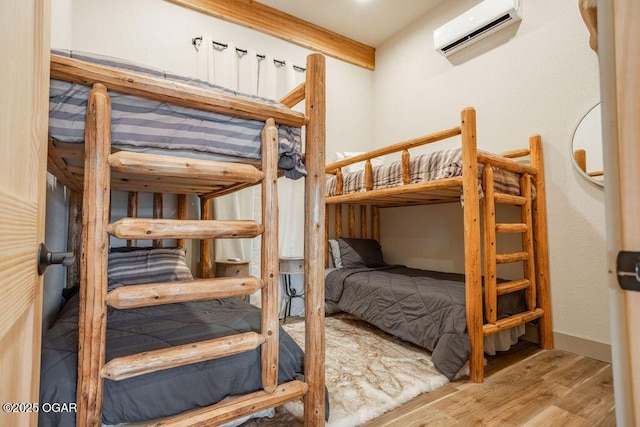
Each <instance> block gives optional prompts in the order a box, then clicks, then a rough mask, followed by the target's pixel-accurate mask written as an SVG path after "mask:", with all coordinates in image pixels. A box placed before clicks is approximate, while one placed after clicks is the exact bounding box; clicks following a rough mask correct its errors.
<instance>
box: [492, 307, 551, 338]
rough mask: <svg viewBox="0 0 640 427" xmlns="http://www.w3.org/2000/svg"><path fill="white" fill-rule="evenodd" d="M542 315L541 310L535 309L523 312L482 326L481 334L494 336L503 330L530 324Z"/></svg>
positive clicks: (542, 311)
mask: <svg viewBox="0 0 640 427" xmlns="http://www.w3.org/2000/svg"><path fill="white" fill-rule="evenodd" d="M543 314H544V310H543V309H541V308H536V309H535V310H533V311H525V312H523V313H518V314H514V315H513V316H509V317H506V318H504V319H500V320H498V321H497V322H496V323H494V324H486V325H484V326H483V327H482V332H483V333H484V335H485V336H486V335H491V334H495V333H496V332H499V331H502V330H504V329H509V328H513V327H514V326H518V325H521V324H523V323H527V322H531V321H532V320H535V319H537V318H539V317H542V315H543Z"/></svg>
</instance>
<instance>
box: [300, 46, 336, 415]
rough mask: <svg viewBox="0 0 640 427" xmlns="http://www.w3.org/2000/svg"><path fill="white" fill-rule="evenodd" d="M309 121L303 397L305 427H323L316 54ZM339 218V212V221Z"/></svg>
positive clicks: (321, 152)
mask: <svg viewBox="0 0 640 427" xmlns="http://www.w3.org/2000/svg"><path fill="white" fill-rule="evenodd" d="M306 76H307V89H306V91H305V92H306V95H307V99H306V103H305V105H306V116H307V117H308V119H309V124H308V125H307V129H306V130H307V132H306V141H305V159H306V167H307V176H306V178H305V202H304V203H305V209H304V212H305V220H304V241H305V245H304V259H305V260H307V262H305V266H304V275H305V351H304V377H305V382H306V383H307V384H308V385H309V390H308V391H307V393H306V394H305V396H304V422H305V425H307V426H322V425H324V415H325V401H324V397H325V395H324V389H325V376H324V367H325V360H324V352H325V336H324V269H323V266H322V263H319V262H311V261H312V260H317V259H322V256H323V254H324V253H325V252H326V249H325V246H326V240H325V238H324V236H325V232H324V229H323V228H324V216H325V210H326V206H325V201H324V198H325V179H326V178H325V172H324V168H325V149H326V148H325V126H326V125H325V116H326V100H325V58H324V56H322V55H320V54H313V55H310V56H309V57H308V58H307V73H306ZM337 215H338V212H336V216H337Z"/></svg>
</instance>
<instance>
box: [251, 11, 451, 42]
mask: <svg viewBox="0 0 640 427" xmlns="http://www.w3.org/2000/svg"><path fill="white" fill-rule="evenodd" d="M258 1H259V2H260V3H262V4H265V5H267V6H269V7H272V8H274V9H278V10H280V11H282V12H285V13H288V14H289V15H293V16H295V17H297V18H300V19H303V20H305V21H307V22H311V23H312V24H315V25H318V26H320V27H323V28H326V29H327V30H330V31H333V32H335V33H338V34H341V35H343V36H345V37H348V38H350V39H353V40H356V41H358V42H361V43H364V44H366V45H369V46H372V47H377V46H380V45H381V44H382V43H384V42H385V41H386V40H388V39H389V38H390V37H392V36H393V35H394V34H397V33H399V32H400V31H401V30H402V29H403V28H405V27H407V26H408V25H409V24H411V23H412V22H414V21H415V20H417V19H418V18H420V17H421V16H423V15H424V14H425V13H427V12H428V11H429V10H431V9H433V8H435V7H436V6H438V5H439V4H441V3H442V2H443V1H444V0H258Z"/></svg>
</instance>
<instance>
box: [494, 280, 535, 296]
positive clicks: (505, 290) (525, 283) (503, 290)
mask: <svg viewBox="0 0 640 427" xmlns="http://www.w3.org/2000/svg"><path fill="white" fill-rule="evenodd" d="M529 286H531V282H530V281H529V280H528V279H520V280H512V281H510V282H504V283H498V284H497V285H496V291H497V292H498V295H502V294H509V293H511V292H516V291H519V290H520V289H526V288H528V287H529Z"/></svg>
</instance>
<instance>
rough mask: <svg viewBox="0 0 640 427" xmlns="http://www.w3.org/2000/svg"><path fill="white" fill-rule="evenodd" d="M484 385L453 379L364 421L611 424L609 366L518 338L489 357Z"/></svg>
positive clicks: (374, 425) (407, 425) (378, 426)
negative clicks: (513, 346)
mask: <svg viewBox="0 0 640 427" xmlns="http://www.w3.org/2000/svg"><path fill="white" fill-rule="evenodd" d="M485 370H486V377H485V381H484V382H483V383H482V384H474V383H472V382H470V381H469V380H468V379H462V380H456V381H454V382H451V383H449V384H447V385H445V386H444V387H441V388H439V389H437V390H435V391H433V392H431V393H425V394H423V395H420V396H418V397H416V398H415V399H413V400H412V401H410V402H408V403H406V404H404V405H402V406H401V407H399V408H397V409H395V410H393V411H390V412H388V413H386V414H384V415H383V416H381V417H379V418H377V419H375V420H372V421H370V422H369V423H367V424H365V425H366V426H368V427H382V426H401V427H417V426H473V425H476V426H501V427H503V426H535V427H538V426H563V427H565V426H585V427H587V426H588V427H593V426H615V425H616V423H615V411H614V399H613V380H612V372H611V365H610V364H608V363H605V362H600V361H597V360H593V359H589V358H586V357H583V356H579V355H576V354H573V353H568V352H564V351H560V350H548V351H547V350H540V349H538V348H537V347H536V346H535V345H534V344H531V343H527V342H520V343H519V344H517V346H516V347H515V348H512V349H511V350H510V351H509V352H506V353H502V354H500V355H498V356H494V357H489V358H488V365H487V366H486V367H485Z"/></svg>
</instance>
